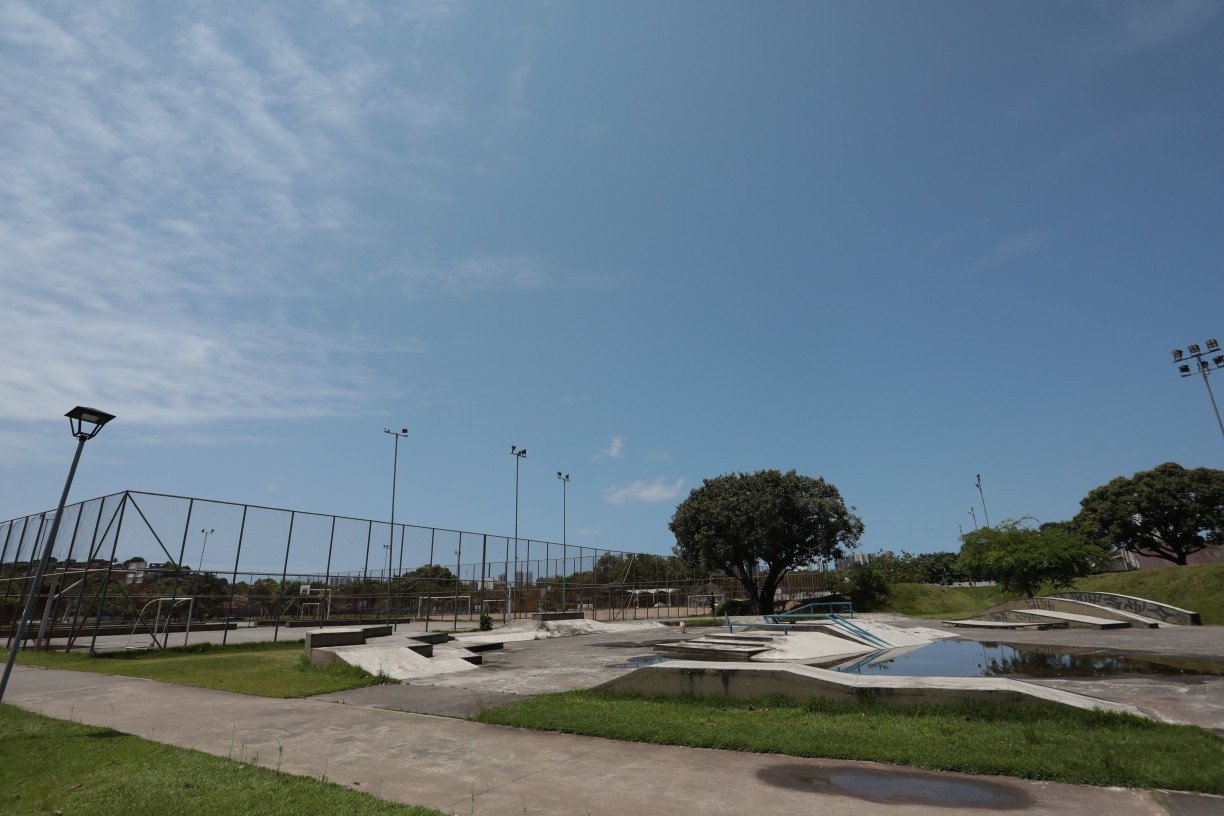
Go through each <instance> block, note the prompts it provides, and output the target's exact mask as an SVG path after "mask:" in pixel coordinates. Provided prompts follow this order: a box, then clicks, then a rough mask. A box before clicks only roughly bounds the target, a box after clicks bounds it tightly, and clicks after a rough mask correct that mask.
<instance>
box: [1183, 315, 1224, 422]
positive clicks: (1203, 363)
mask: <svg viewBox="0 0 1224 816" xmlns="http://www.w3.org/2000/svg"><path fill="white" fill-rule="evenodd" d="M1206 346H1207V350H1206V351H1204V350H1203V349H1202V348H1201V347H1200V346H1199V345H1198V344H1197V343H1195V344H1194V345H1191V346H1187V347H1186V350H1185V351H1182V350H1181V349H1173V362H1174V364H1176V365H1177V373H1179V374H1181V375H1182V377H1183V378H1185V377H1193V376H1194V375H1195V374H1198V375H1199V376H1201V377H1202V378H1203V385H1205V386H1207V398H1208V399H1210V400H1211V408H1212V410H1213V411H1215V417H1216V424H1217V425H1219V426H1220V435H1221V436H1224V419H1220V406H1219V405H1217V404H1216V399H1215V394H1214V393H1212V391H1211V380H1209V379H1208V376H1209V375H1210V374H1211V371H1212V366H1213V365H1214V366H1215V368H1216V370H1219V369H1222V368H1224V354H1220V342H1219V341H1218V340H1216V339H1215V338H1214V337H1213V338H1211V339H1210V340H1208V341H1207V343H1206ZM1208 355H1211V362H1210V363H1209V362H1207V360H1206V359H1205V358H1206V357H1207V356H1208Z"/></svg>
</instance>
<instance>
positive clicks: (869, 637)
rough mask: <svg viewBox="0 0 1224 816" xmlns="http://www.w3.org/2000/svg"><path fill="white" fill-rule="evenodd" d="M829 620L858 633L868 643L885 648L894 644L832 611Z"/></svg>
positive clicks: (853, 632)
mask: <svg viewBox="0 0 1224 816" xmlns="http://www.w3.org/2000/svg"><path fill="white" fill-rule="evenodd" d="M829 620H831V621H833V623H834V624H836V625H837V626H840V627H842V628H843V629H845V630H847V631H848V632H851V633H852V634H854V635H856V636H857V637H860V638H862V639H863V640H865V641H867V642H868V643H871V644H873V645H875V646H883V647H884V648H888V647H890V646H892V644H891V643H889V642H888V641H886V640H884V639H883V638H880V637H877V636H875V635H873V634H871V633H870V632H868V631H867V630H866V629H864V628H863V627H861V626H859V625H858V624H854V623H851V622H850V621H848V620H846V619H845V618H842V617H839V616H838V615H834V614H832V613H830V614H829Z"/></svg>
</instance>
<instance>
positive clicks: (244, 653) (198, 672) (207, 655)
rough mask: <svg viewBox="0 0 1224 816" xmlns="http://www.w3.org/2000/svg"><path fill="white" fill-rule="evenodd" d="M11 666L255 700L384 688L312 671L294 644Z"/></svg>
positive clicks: (33, 658) (57, 655) (336, 669)
mask: <svg viewBox="0 0 1224 816" xmlns="http://www.w3.org/2000/svg"><path fill="white" fill-rule="evenodd" d="M17 662H18V663H20V664H22V665H23V666H43V667H45V668H49V669H71V670H73V671H88V672H98V673H99V674H124V675H127V676H129V677H146V678H148V679H150V680H161V681H163V682H166V683H178V684H180V685H184V686H201V687H203V688H213V689H221V690H222V691H236V692H239V693H242V694H257V695H259V696H261V697H309V696H311V695H314V694H326V693H327V692H331V691H344V690H345V689H353V688H361V687H363V686H373V685H377V684H378V683H383V682H386V680H385V678H380V677H376V676H374V675H372V674H370V673H369V672H367V671H365V670H363V669H359V668H357V667H355V666H333V667H329V668H325V669H321V668H318V667H316V666H312V665H310V663H309V662H307V660H306V658H305V655H304V654H303V651H302V641H300V640H297V641H289V642H284V641H282V642H280V643H238V644H233V645H230V646H218V645H215V644H211V643H200V644H197V645H194V646H188V647H185V648H174V649H164V650H158V651H139V652H136V651H124V652H105V653H101V654H98V655H90V654H88V653H86V652H74V653H69V654H64V653H63V652H35V651H24V652H20V653H19V655H18V658H17Z"/></svg>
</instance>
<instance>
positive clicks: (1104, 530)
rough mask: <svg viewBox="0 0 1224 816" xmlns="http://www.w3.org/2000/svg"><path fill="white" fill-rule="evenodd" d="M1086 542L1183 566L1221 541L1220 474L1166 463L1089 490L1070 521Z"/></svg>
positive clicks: (1223, 495)
mask: <svg viewBox="0 0 1224 816" xmlns="http://www.w3.org/2000/svg"><path fill="white" fill-rule="evenodd" d="M1074 524H1075V527H1076V529H1078V530H1079V531H1080V532H1081V533H1082V534H1083V535H1084V537H1085V538H1087V539H1088V540H1089V541H1091V542H1093V543H1095V544H1098V545H1099V546H1102V547H1108V548H1111V549H1115V550H1129V551H1130V552H1133V553H1137V554H1139V555H1147V556H1153V557H1155V558H1163V559H1165V560H1166V561H1172V562H1173V563H1174V564H1185V563H1186V557H1187V556H1189V555H1190V554H1191V553H1195V552H1198V551H1199V550H1202V549H1205V548H1206V547H1208V546H1210V545H1212V544H1221V543H1224V471H1221V470H1215V469H1214V468H1195V469H1193V470H1187V469H1186V468H1183V467H1182V466H1181V465H1179V464H1177V463H1176V462H1166V463H1164V464H1163V465H1158V466H1156V467H1154V468H1152V469H1151V470H1144V471H1140V472H1139V473H1136V474H1135V475H1134V476H1132V477H1131V478H1129V479H1127V478H1126V477H1124V476H1119V477H1118V478H1116V479H1114V480H1113V481H1111V482H1109V483H1108V484H1105V485H1102V486H1100V487H1098V488H1096V489H1095V490H1093V491H1091V492H1090V493H1089V494H1088V495H1087V496H1085V497H1084V499H1083V501H1081V502H1080V512H1079V514H1078V515H1077V516H1076V517H1075V519H1074Z"/></svg>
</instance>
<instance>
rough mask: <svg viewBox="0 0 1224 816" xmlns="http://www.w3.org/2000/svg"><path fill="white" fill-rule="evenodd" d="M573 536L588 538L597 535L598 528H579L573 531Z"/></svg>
mask: <svg viewBox="0 0 1224 816" xmlns="http://www.w3.org/2000/svg"><path fill="white" fill-rule="evenodd" d="M574 535H580V536H582V537H583V538H589V537H590V536H595V535H599V528H598V527H579V528H578V529H577V530H575V531H574Z"/></svg>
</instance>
